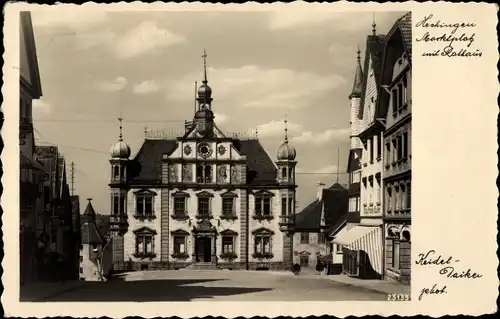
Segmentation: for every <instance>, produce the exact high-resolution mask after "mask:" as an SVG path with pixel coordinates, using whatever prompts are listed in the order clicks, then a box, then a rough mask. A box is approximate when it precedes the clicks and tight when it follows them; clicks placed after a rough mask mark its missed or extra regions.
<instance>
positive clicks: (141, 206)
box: [135, 190, 155, 216]
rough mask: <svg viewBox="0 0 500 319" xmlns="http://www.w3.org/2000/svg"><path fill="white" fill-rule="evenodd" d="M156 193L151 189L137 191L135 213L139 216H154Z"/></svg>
mask: <svg viewBox="0 0 500 319" xmlns="http://www.w3.org/2000/svg"><path fill="white" fill-rule="evenodd" d="M154 195H155V194H154V193H153V192H150V191H147V190H145V191H139V192H136V193H135V213H136V215H138V216H153V215H154V209H153V201H154Z"/></svg>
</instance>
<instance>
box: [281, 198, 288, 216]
mask: <svg viewBox="0 0 500 319" xmlns="http://www.w3.org/2000/svg"><path fill="white" fill-rule="evenodd" d="M286 202H287V197H286V196H282V197H281V216H286V215H287V208H286V204H287V203H286Z"/></svg>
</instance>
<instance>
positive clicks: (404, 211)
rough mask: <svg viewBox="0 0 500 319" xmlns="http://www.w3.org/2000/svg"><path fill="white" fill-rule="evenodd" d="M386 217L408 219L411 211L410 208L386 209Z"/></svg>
mask: <svg viewBox="0 0 500 319" xmlns="http://www.w3.org/2000/svg"><path fill="white" fill-rule="evenodd" d="M386 216H387V217H395V218H397V217H400V218H409V217H411V209H410V208H398V209H387V213H386Z"/></svg>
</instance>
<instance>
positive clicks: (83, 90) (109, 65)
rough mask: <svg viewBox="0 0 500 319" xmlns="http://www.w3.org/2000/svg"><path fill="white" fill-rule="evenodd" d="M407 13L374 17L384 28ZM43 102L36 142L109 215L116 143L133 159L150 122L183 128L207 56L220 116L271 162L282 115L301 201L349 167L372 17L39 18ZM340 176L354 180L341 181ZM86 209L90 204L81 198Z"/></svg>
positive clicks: (82, 14) (79, 14) (80, 14)
mask: <svg viewBox="0 0 500 319" xmlns="http://www.w3.org/2000/svg"><path fill="white" fill-rule="evenodd" d="M401 15H402V14H401V13H399V12H392V13H385V12H378V13H376V14H375V20H376V22H377V29H378V30H379V33H385V32H387V31H388V30H389V29H390V27H391V26H392V24H393V23H394V22H395V21H396V19H397V18H398V17H400V16H401ZM32 19H33V24H34V28H35V37H36V44H37V51H38V60H39V67H40V73H41V80H42V89H43V97H42V98H41V99H40V100H39V101H36V102H35V103H34V111H33V113H34V119H35V129H36V135H37V143H38V144H39V145H47V144H56V145H59V146H60V147H61V150H62V152H63V154H64V156H65V157H66V158H67V161H68V162H71V161H73V162H74V163H75V165H76V172H75V189H76V191H75V194H78V195H80V197H82V198H86V197H92V198H93V199H94V200H93V203H94V207H95V208H96V210H97V211H98V212H100V213H104V214H108V213H109V209H110V208H109V200H108V199H109V188H108V186H107V184H108V181H109V172H110V169H109V162H108V159H109V148H110V146H111V145H112V144H113V143H114V142H116V140H117V138H118V121H117V117H118V116H119V115H120V113H122V114H123V117H124V119H125V123H124V138H125V140H126V142H127V143H129V145H130V146H131V148H132V153H133V154H135V153H136V152H137V151H138V149H139V147H140V145H141V143H142V141H143V140H144V127H145V126H148V127H149V128H150V129H152V130H157V129H161V130H164V131H172V132H181V131H182V130H183V122H184V120H190V119H191V118H192V116H193V108H194V82H195V81H200V80H201V79H202V72H203V60H202V58H201V55H202V53H203V49H204V48H205V49H206V50H207V54H208V59H207V62H208V80H209V84H210V86H211V87H212V90H213V98H214V102H213V104H212V105H213V110H214V112H215V114H216V118H215V121H216V123H217V124H218V126H219V127H220V128H221V129H222V130H223V131H226V132H242V133H243V132H255V130H256V129H257V130H258V132H259V133H258V134H259V139H260V141H261V143H262V144H263V146H264V148H265V149H266V150H267V152H268V154H269V155H270V156H271V158H272V159H273V160H274V159H275V158H276V149H277V147H278V146H279V144H280V143H281V142H282V140H283V134H284V123H283V120H284V119H285V117H286V118H287V119H288V121H289V125H288V127H289V135H290V138H291V141H292V143H293V145H294V146H295V148H296V149H297V160H298V175H297V180H298V184H299V188H298V195H297V196H298V204H299V208H302V207H304V206H305V205H307V204H308V203H309V202H310V201H312V200H314V198H315V196H316V184H317V182H318V181H324V182H325V183H327V185H328V184H331V183H333V182H335V180H336V175H335V172H336V171H337V149H340V162H339V170H340V172H341V173H343V172H345V170H346V163H347V156H348V149H349V100H348V95H349V93H350V90H351V88H352V81H353V73H354V69H355V66H356V50H357V47H358V45H359V46H360V48H361V51H362V52H364V47H365V37H366V35H367V34H370V33H371V29H372V27H371V24H372V19H373V14H372V13H371V12H370V13H344V14H340V13H331V12H324V11H323V12H304V11H301V12H293V13H292V12H290V11H280V12H279V13H278V12H272V11H269V12H265V11H262V12H215V11H212V12H188V11H183V12H119V13H118V12H114V13H109V12H108V13H106V12H103V11H101V12H95V11H94V12H88V11H87V12H86V11H77V10H76V9H74V10H72V11H70V12H64V13H63V14H61V13H60V12H57V11H38V12H37V11H34V12H32ZM340 181H341V182H343V183H345V182H347V176H345V174H343V175H341V176H340ZM82 202H83V203H82V209H84V207H83V205H84V204H85V200H83V201H82Z"/></svg>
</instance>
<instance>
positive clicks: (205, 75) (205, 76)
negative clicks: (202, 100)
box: [201, 49, 208, 84]
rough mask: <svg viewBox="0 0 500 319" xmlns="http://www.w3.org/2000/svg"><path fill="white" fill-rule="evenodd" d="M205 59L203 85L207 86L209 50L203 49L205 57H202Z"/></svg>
mask: <svg viewBox="0 0 500 319" xmlns="http://www.w3.org/2000/svg"><path fill="white" fill-rule="evenodd" d="M201 57H202V58H203V83H204V84H207V83H208V80H207V50H205V49H203V55H202V56H201Z"/></svg>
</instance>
